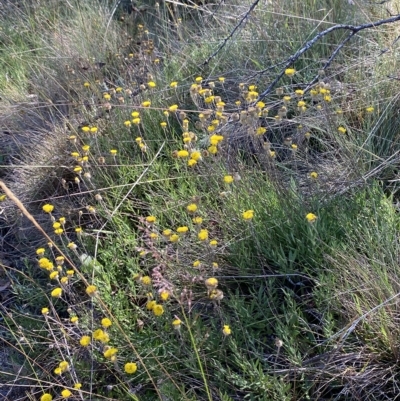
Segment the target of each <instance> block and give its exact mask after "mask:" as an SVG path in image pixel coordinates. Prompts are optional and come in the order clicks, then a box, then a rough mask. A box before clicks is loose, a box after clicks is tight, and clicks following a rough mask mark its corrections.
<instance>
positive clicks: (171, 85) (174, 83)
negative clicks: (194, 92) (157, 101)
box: [169, 81, 178, 88]
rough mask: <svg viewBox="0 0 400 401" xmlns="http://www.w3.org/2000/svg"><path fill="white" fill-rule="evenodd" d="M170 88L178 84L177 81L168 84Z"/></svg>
mask: <svg viewBox="0 0 400 401" xmlns="http://www.w3.org/2000/svg"><path fill="white" fill-rule="evenodd" d="M169 86H170V87H171V88H176V87H177V86H178V82H176V81H174V82H171V83H170V84H169Z"/></svg>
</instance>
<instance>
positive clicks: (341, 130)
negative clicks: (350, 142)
mask: <svg viewBox="0 0 400 401" xmlns="http://www.w3.org/2000/svg"><path fill="white" fill-rule="evenodd" d="M338 131H339V132H340V133H341V134H345V133H346V131H347V130H346V128H344V127H339V128H338Z"/></svg>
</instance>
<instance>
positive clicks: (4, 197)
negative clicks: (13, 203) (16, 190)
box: [0, 194, 7, 202]
mask: <svg viewBox="0 0 400 401" xmlns="http://www.w3.org/2000/svg"><path fill="white" fill-rule="evenodd" d="M6 199H7V195H6V194H2V195H0V202H4V201H5V200H6Z"/></svg>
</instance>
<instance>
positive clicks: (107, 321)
mask: <svg viewBox="0 0 400 401" xmlns="http://www.w3.org/2000/svg"><path fill="white" fill-rule="evenodd" d="M101 325H102V326H103V327H104V328H105V329H106V328H108V327H110V326H111V325H112V322H111V320H110V319H109V318H108V317H104V318H103V319H101Z"/></svg>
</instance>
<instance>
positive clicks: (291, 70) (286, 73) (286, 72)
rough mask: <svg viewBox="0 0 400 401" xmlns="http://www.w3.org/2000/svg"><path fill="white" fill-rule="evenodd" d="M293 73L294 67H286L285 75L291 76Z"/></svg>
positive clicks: (294, 71) (294, 72)
mask: <svg viewBox="0 0 400 401" xmlns="http://www.w3.org/2000/svg"><path fill="white" fill-rule="evenodd" d="M294 74H296V70H295V69H294V68H286V70H285V75H287V76H288V77H292V76H293V75H294Z"/></svg>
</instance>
